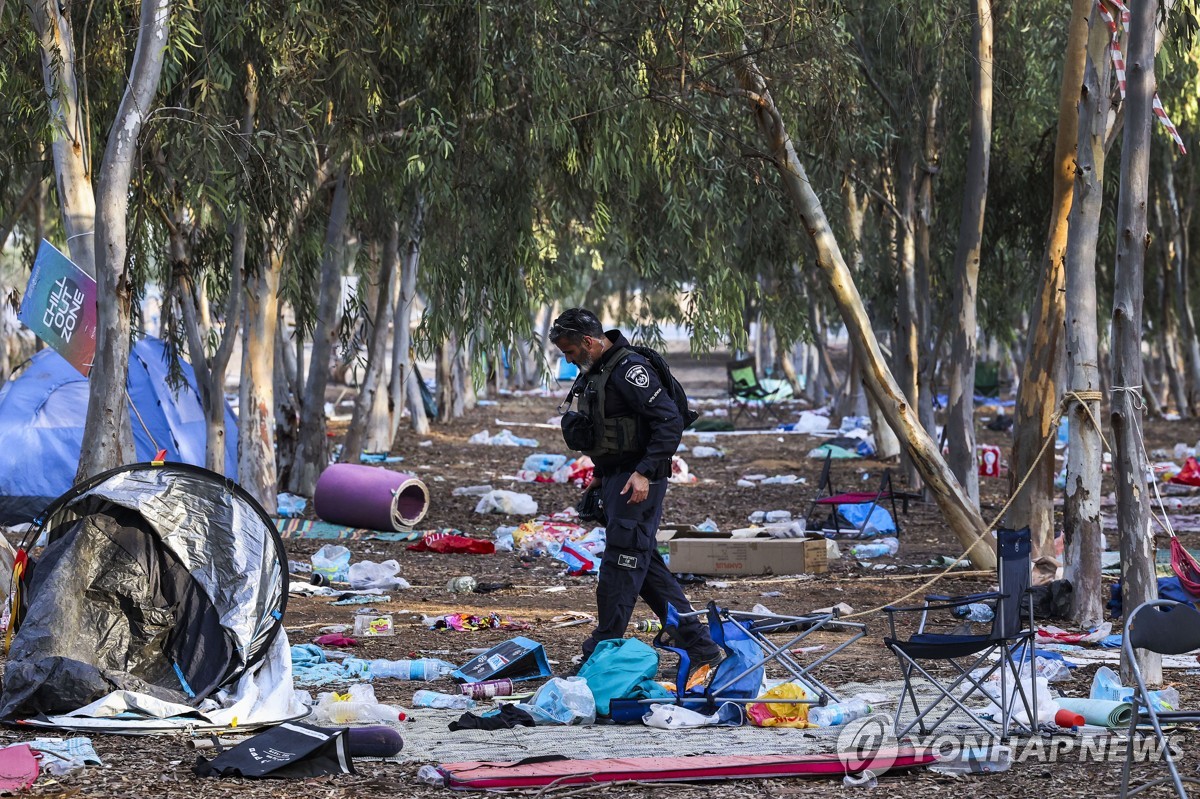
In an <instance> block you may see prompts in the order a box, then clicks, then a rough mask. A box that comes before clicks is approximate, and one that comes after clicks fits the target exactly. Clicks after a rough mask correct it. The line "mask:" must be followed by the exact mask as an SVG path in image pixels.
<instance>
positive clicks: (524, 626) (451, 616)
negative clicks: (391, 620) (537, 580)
mask: <svg viewBox="0 0 1200 799" xmlns="http://www.w3.org/2000/svg"><path fill="white" fill-rule="evenodd" d="M425 626H426V627H428V628H429V629H431V630H457V631H458V632H474V631H475V630H528V629H531V628H532V627H533V625H532V624H530V623H529V622H526V621H513V620H512V619H505V618H502V617H501V616H500V614H499V613H492V614H491V615H489V616H475V615H470V614H467V613H447V614H446V615H444V616H437V617H434V618H428V619H426V620H425Z"/></svg>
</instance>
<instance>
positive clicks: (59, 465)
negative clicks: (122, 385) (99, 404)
mask: <svg viewBox="0 0 1200 799" xmlns="http://www.w3.org/2000/svg"><path fill="white" fill-rule="evenodd" d="M178 365H179V369H180V372H181V374H182V377H183V379H184V381H185V384H184V385H182V386H180V387H179V390H178V391H176V390H173V389H172V388H171V387H170V385H169V384H168V380H167V377H168V372H169V371H170V362H169V361H168V354H167V347H166V345H165V344H164V343H163V342H162V341H160V340H159V339H156V338H144V339H142V340H141V341H139V342H137V343H136V344H134V345H133V349H132V350H131V351H130V354H129V379H128V381H127V383H126V389H127V391H128V400H129V401H128V413H129V415H130V420H131V425H132V428H133V442H134V448H135V450H136V455H137V458H138V459H139V460H146V461H148V460H151V459H152V458H153V457H154V456H155V454H156V453H157V452H158V451H159V450H166V453H167V454H166V459H167V460H169V461H175V462H179V463H191V464H196V465H198V466H199V465H203V464H204V450H205V421H204V410H203V406H202V405H201V404H200V395H199V393H198V391H197V388H196V377H195V374H194V372H193V371H192V367H191V365H190V364H189V363H187V362H186V361H184V360H182V359H179V362H178ZM87 405H88V381H87V378H86V377H84V376H83V375H81V374H80V373H79V372H78V371H76V370H75V367H73V366H71V364H70V363H68V362H67V361H66V359H64V358H63V357H62V356H61V355H59V354H58V353H56V352H54V351H53V350H51V349H44V350H42V351H41V352H39V353H38V354H37V355H34V356H33V358H31V359H30V361H29V365H28V366H27V367H26V368H25V370H24V371H23V372H22V373H21V375H20V376H19V377H17V378H16V379H14V380H10V381H9V382H7V383H5V384H4V386H3V388H0V524H17V523H20V522H28V521H31V520H33V519H34V518H35V517H36V516H37V515H38V514H39V513H41V512H42V510H44V509H45V508H46V506H47V505H49V504H50V503H51V502H53V501H54V499H55V498H56V497H58V496H60V495H61V494H63V493H64V492H65V491H67V489H69V488H70V487H71V484H72V483H73V482H74V480H75V472H76V471H77V470H78V467H79V453H80V451H81V450H82V447H83V423H84V418H85V417H86V415H87ZM225 429H226V435H225V466H224V471H225V474H226V475H227V476H229V477H236V476H237V419H236V418H235V417H234V415H233V411H232V410H230V408H229V406H228V405H226V407H225Z"/></svg>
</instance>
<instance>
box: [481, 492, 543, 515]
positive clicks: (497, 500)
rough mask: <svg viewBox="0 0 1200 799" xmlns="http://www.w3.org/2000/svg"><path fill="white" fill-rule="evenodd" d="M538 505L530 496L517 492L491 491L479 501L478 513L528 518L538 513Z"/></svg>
mask: <svg viewBox="0 0 1200 799" xmlns="http://www.w3.org/2000/svg"><path fill="white" fill-rule="evenodd" d="M537 509H538V505H537V502H536V501H535V500H534V498H533V497H531V496H529V495H528V494H518V493H517V492H515V491H499V490H498V491H489V492H488V493H487V494H484V495H483V496H482V497H480V499H479V504H477V505H476V506H475V512H476V513H492V512H496V513H508V514H517V515H521V516H528V515H532V514H534V513H537Z"/></svg>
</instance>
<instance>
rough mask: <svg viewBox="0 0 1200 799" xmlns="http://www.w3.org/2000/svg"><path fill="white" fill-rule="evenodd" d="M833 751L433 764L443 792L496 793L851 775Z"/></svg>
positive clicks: (888, 757) (900, 755)
mask: <svg viewBox="0 0 1200 799" xmlns="http://www.w3.org/2000/svg"><path fill="white" fill-rule="evenodd" d="M873 758H874V759H875V760H877V761H878V762H879V763H881V764H887V763H890V766H885V767H884V768H883V769H880V771H886V770H888V769H889V768H890V769H903V768H911V767H914V766H922V765H926V764H928V763H932V762H933V761H934V760H935V757H934V754H933V753H932V752H931V751H917V750H914V749H911V748H908V749H898V750H895V751H890V750H883V751H880V752H878V753H875V754H874V755H873ZM845 760H846V758H845V756H843V755H839V754H837V753H832V754H818V755H733V756H728V755H707V756H705V755H701V756H694V757H622V758H608V759H603V760H566V759H563V760H547V759H546V758H544V757H532V758H529V759H528V760H524V761H518V762H515V763H498V762H467V763H443V764H441V765H440V766H436V767H435V768H436V769H437V773H438V774H439V775H440V776H441V777H442V779H443V781H444V784H445V786H446V787H448V788H454V789H457V790H473V791H481V790H497V789H511V788H536V787H539V786H548V785H554V786H556V787H557V786H562V785H591V784H598V783H599V784H603V783H613V782H624V781H628V780H636V781H637V782H663V781H670V782H683V781H689V780H735V779H767V778H777V777H806V776H807V777H820V776H832V775H843V774H847V773H852V772H851V771H849V770H848V767H847V763H846V762H845Z"/></svg>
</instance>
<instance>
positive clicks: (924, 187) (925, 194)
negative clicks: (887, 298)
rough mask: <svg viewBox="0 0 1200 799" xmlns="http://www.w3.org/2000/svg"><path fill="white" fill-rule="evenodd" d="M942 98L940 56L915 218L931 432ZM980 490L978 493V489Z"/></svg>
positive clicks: (925, 411)
mask: <svg viewBox="0 0 1200 799" xmlns="http://www.w3.org/2000/svg"><path fill="white" fill-rule="evenodd" d="M941 101H942V69H941V61H940V59H939V61H938V64H937V66H936V68H935V73H934V82H933V88H931V89H930V91H929V96H928V97H926V98H925V120H924V123H925V124H924V131H925V132H924V139H923V142H922V147H921V163H920V165H919V167H918V171H919V173H920V178H919V182H918V184H917V213H916V215H915V216H914V217H913V224H914V225H915V230H916V239H917V262H916V264H917V268H916V287H917V292H916V302H917V336H918V339H917V342H918V345H919V349H918V358H917V392H918V393H917V414H918V415H919V416H920V418H921V424H922V425H923V426H924V427H925V431H926V432H927V433H929V435H931V436H932V435H935V434H936V431H937V421H936V419H935V417H934V412H933V398H934V395H935V394H936V393H937V391H936V385H937V379H936V375H935V370H936V367H937V359H938V353H937V346H936V340H937V337H936V336H934V335H933V330H932V328H931V326H930V325H931V315H932V310H933V291H932V288H931V285H930V277H929V276H930V272H931V270H932V268H933V254H932V247H931V244H930V232H931V230H932V228H933V198H934V193H933V178H934V176H935V175H936V174H937V172H938V162H939V161H940V159H941V155H940V146H939V142H938V134H937V124H938V112H939V109H940V107H941ZM976 493H978V492H976Z"/></svg>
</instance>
